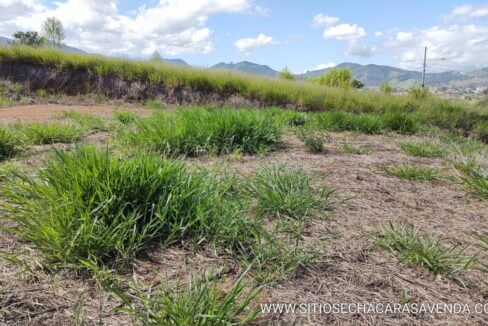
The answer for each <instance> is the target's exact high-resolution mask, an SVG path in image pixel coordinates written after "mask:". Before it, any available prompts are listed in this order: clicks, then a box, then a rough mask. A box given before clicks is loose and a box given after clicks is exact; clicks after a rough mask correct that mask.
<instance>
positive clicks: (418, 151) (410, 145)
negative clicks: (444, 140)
mask: <svg viewBox="0 0 488 326" xmlns="http://www.w3.org/2000/svg"><path fill="white" fill-rule="evenodd" d="M400 149H401V150H402V151H403V152H404V153H405V154H408V155H412V156H419V157H442V156H444V155H446V152H447V151H446V148H445V147H444V146H442V145H440V144H436V143H433V142H403V143H401V144H400Z"/></svg>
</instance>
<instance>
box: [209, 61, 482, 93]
mask: <svg viewBox="0 0 488 326" xmlns="http://www.w3.org/2000/svg"><path fill="white" fill-rule="evenodd" d="M335 68H342V69H348V70H349V71H351V74H352V76H353V78H354V79H357V80H359V81H361V82H362V83H363V84H364V85H365V86H367V87H378V86H379V85H380V84H381V83H382V82H384V81H388V82H390V83H391V84H392V85H393V86H395V87H397V88H402V89H405V88H409V87H412V86H415V85H419V83H420V80H421V79H422V73H421V72H420V71H412V70H405V69H401V68H395V67H390V66H381V65H374V64H369V65H360V64H357V63H350V62H345V63H341V64H340V65H337V66H336V67H335ZM210 69H219V70H230V71H239V72H244V73H249V74H255V75H262V76H268V77H277V76H278V75H279V71H276V70H274V69H272V68H270V67H269V66H266V65H259V64H256V63H252V62H249V61H242V62H239V63H223V62H222V63H219V64H216V65H215V66H212V67H210ZM330 69H332V68H326V69H320V70H314V71H307V72H305V73H303V74H297V75H295V78H296V79H298V80H304V79H306V78H309V77H316V76H320V75H323V74H324V73H326V72H327V71H329V70H330ZM426 80H427V84H428V85H430V86H449V87H488V68H484V69H480V70H475V71H470V72H466V73H461V72H455V71H447V72H440V73H427V75H426Z"/></svg>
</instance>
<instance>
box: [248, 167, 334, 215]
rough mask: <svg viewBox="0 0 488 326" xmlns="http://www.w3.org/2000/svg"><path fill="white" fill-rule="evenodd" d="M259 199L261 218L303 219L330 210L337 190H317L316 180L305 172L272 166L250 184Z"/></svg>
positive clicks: (249, 187)
mask: <svg viewBox="0 0 488 326" xmlns="http://www.w3.org/2000/svg"><path fill="white" fill-rule="evenodd" d="M248 191H249V193H250V194H251V195H252V196H253V197H255V198H256V200H257V205H258V207H257V211H258V215H263V214H276V215H285V216H288V217H292V218H296V219H302V218H304V217H306V216H307V215H309V214H310V213H311V211H312V210H328V209H330V197H331V195H332V194H333V192H334V190H333V189H330V188H315V187H313V185H312V178H311V177H310V176H309V175H308V174H306V173H305V172H303V171H301V170H293V169H289V168H288V167H287V166H286V165H281V164H280V165H272V166H269V167H265V168H262V169H260V170H258V171H256V172H255V176H254V179H253V180H251V181H250V183H249V185H248Z"/></svg>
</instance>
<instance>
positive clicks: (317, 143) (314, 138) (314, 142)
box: [298, 131, 327, 153]
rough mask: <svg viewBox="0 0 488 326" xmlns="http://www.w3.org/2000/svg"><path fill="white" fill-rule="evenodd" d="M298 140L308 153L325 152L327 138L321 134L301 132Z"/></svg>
mask: <svg viewBox="0 0 488 326" xmlns="http://www.w3.org/2000/svg"><path fill="white" fill-rule="evenodd" d="M298 138H300V140H301V141H302V142H303V144H304V145H305V148H306V149H307V151H309V152H310V153H322V152H323V151H324V150H325V143H326V142H327V137H326V136H325V135H323V134H317V133H313V132H310V131H301V132H299V133H298Z"/></svg>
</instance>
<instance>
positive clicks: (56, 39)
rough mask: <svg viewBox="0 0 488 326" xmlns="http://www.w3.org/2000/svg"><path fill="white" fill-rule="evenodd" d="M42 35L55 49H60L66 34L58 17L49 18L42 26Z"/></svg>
mask: <svg viewBox="0 0 488 326" xmlns="http://www.w3.org/2000/svg"><path fill="white" fill-rule="evenodd" d="M42 34H43V35H44V37H45V38H46V39H47V40H48V42H49V44H50V45H51V46H53V47H60V46H61V41H62V40H63V39H64V36H65V33H64V28H63V24H61V21H60V20H59V19H57V18H56V17H49V18H48V19H46V20H45V21H44V23H43V25H42Z"/></svg>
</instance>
